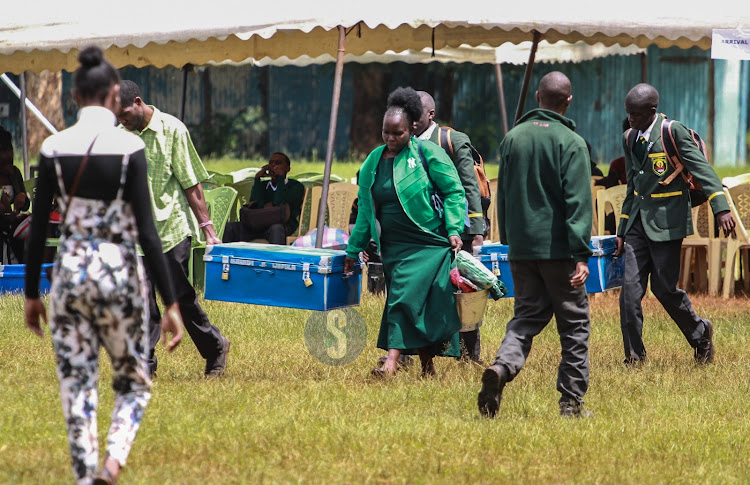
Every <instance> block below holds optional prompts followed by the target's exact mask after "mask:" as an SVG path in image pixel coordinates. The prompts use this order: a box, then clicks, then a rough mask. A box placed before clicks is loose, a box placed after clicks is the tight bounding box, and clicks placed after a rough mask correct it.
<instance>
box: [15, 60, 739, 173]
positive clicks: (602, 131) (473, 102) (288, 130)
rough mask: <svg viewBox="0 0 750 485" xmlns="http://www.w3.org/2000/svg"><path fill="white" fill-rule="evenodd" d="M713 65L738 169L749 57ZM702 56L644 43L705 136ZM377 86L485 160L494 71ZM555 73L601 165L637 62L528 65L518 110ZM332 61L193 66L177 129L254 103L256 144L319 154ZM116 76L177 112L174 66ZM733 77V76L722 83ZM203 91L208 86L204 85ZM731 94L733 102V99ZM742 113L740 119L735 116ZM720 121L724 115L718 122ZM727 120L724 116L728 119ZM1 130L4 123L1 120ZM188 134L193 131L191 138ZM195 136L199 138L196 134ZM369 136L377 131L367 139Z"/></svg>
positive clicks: (508, 71) (637, 76) (344, 143)
mask: <svg viewBox="0 0 750 485" xmlns="http://www.w3.org/2000/svg"><path fill="white" fill-rule="evenodd" d="M726 62H727V61H721V60H717V61H715V62H714V63H713V65H714V70H715V71H716V72H715V73H714V78H713V79H715V80H717V83H724V82H730V83H731V82H735V83H739V86H740V88H739V89H738V90H737V94H736V95H734V96H735V97H734V98H732V97H729V94H727V93H726V92H725V90H721V89H717V88H715V89H716V92H715V99H716V107H717V108H716V109H717V112H716V117H717V122H716V124H715V126H717V127H718V128H717V133H718V134H716V136H717V137H718V138H717V144H718V145H720V146H721V147H725V146H731V147H733V150H731V151H729V152H726V151H719V153H718V154H719V155H721V156H722V157H727V158H730V160H725V159H723V158H722V159H721V160H717V162H718V163H724V164H737V163H739V164H741V163H744V161H745V159H746V145H745V143H746V141H745V137H746V132H747V126H748V117H750V114H749V113H748V99H747V98H748V94H747V91H748V86H749V85H750V84H749V83H750V68H749V67H748V66H750V61H742V63H741V65H740V67H739V70H735V71H738V72H735V71H731V72H727V71H726V66H725V63H726ZM711 65H712V64H711V62H709V53H708V52H707V51H701V50H700V49H687V50H681V49H678V48H670V49H659V48H656V47H651V48H649V50H648V55H647V76H648V82H649V83H650V84H652V85H654V86H655V87H656V88H657V89H658V90H659V92H660V95H661V101H660V106H659V110H660V111H662V112H665V113H667V114H668V115H669V116H670V117H671V118H674V119H679V120H681V121H683V122H685V124H687V125H689V126H691V127H692V128H694V129H695V130H697V131H698V132H699V133H701V135H703V136H704V138H707V139H709V137H710V136H711V135H712V133H713V130H709V115H710V113H709V107H710V103H709V99H710V88H711V86H712V83H710V82H709V81H710V79H712V78H711V74H712V69H711ZM502 68H503V85H504V92H505V102H506V111H507V117H508V120H509V123H510V124H511V126H512V123H513V118H514V116H515V111H516V105H517V102H518V97H519V94H520V90H521V84H522V81H523V75H524V70H525V67H524V66H513V65H507V64H505V65H503V66H502ZM363 69H364V66H361V65H358V64H354V63H352V64H347V65H346V66H345V68H344V79H343V84H342V93H341V104H340V107H339V119H338V126H337V132H336V143H335V153H336V157H337V158H345V157H347V156H348V155H349V152H350V150H349V140H350V136H353V135H352V132H351V131H350V126H351V125H352V120H353V119H355V118H356V116H357V113H354V111H353V106H354V101H355V96H356V95H357V93H355V92H354V87H353V85H354V82H353V78H354V77H355V76H356V75H357V74H358V73H362V72H363V71H362V70H363ZM380 69H382V71H383V73H384V76H383V78H384V83H385V88H386V90H385V91H384V95H383V98H384V99H383V101H382V103H383V109H384V108H385V97H386V96H387V93H388V92H390V90H392V89H394V88H396V87H398V86H406V85H410V86H413V87H414V88H416V89H424V90H427V91H430V92H432V93H433V95H434V96H435V101H436V105H437V118H438V119H439V120H441V121H444V122H445V121H447V122H449V123H450V124H451V125H452V126H453V127H454V128H456V129H459V130H462V131H465V132H466V133H467V134H469V136H470V137H471V139H472V141H473V143H474V144H475V145H476V146H477V148H479V150H480V151H481V152H482V153H483V155H484V156H485V159H487V160H488V161H492V160H494V159H495V158H496V152H497V146H498V144H499V142H500V140H501V139H502V127H501V121H500V113H499V106H498V95H497V82H496V78H495V71H494V66H491V65H472V64H440V63H433V64H429V65H407V64H404V63H393V64H386V65H381V66H380ZM552 70H560V71H562V72H564V73H566V74H567V75H568V77H570V79H571V82H572V84H573V102H572V104H571V107H570V109H569V110H568V113H567V115H568V116H569V117H570V118H572V119H573V120H575V121H576V123H577V132H578V133H579V134H580V135H581V136H583V137H584V138H585V139H586V140H588V141H589V142H590V143H591V145H592V150H593V158H594V159H595V160H596V161H598V162H600V163H607V162H609V161H610V160H612V159H613V158H616V157H618V156H620V155H621V145H620V144H621V141H620V134H621V132H622V121H623V119H624V117H625V109H624V106H623V100H624V97H625V94H626V93H627V91H628V90H629V89H630V88H631V87H632V86H633V85H635V84H637V83H638V82H640V81H641V57H640V56H610V57H605V58H600V59H596V60H592V61H588V62H583V63H579V64H573V63H564V64H537V65H536V66H535V67H534V72H533V77H532V81H531V87H530V89H529V93H528V97H527V101H526V105H525V107H524V108H525V109H524V112H525V111H527V110H529V109H532V108H535V107H536V106H537V104H536V101H535V99H534V92H535V90H536V86H537V85H538V83H539V79H540V78H541V77H542V76H543V75H544V74H546V73H547V72H549V71H552ZM333 72H334V65H333V64H327V65H323V66H306V67H262V68H258V67H252V66H237V67H234V66H218V67H208V68H206V67H203V68H199V69H196V70H195V71H193V72H190V73H189V75H188V84H187V86H188V91H187V93H188V94H187V100H186V109H185V112H186V115H185V118H186V120H185V121H186V124H188V126H190V127H191V130H193V132H194V133H199V132H200V131H201V130H202V129H204V128H205V126H206V124H207V123H206V120H207V118H206V115H205V113H206V112H207V110H208V109H210V110H212V113H213V114H214V115H215V113H221V114H223V115H227V116H230V117H232V116H236V115H237V113H239V112H240V111H242V110H243V109H244V108H246V107H247V106H262V107H264V109H265V110H266V114H267V121H268V132H267V139H266V140H265V145H264V146H265V148H266V151H267V152H268V153H270V152H272V151H277V150H282V151H286V152H288V153H289V154H290V155H292V156H298V157H299V156H305V157H310V156H312V155H315V156H317V157H318V158H323V157H324V156H325V151H326V142H327V137H328V125H329V120H330V103H331V95H332V91H333ZM121 73H122V75H123V78H125V79H132V80H133V81H135V82H136V83H138V84H139V85H140V86H141V88H142V91H143V94H144V97H145V99H146V101H147V102H149V103H152V104H155V105H156V106H158V107H159V108H160V109H162V110H164V111H167V112H169V113H172V114H174V115H179V111H180V94H181V86H182V73H181V71H180V70H179V69H176V68H164V69H155V68H142V69H135V68H124V69H122V70H121ZM727 76H734V77H735V78H738V79H736V80H734V78H731V77H730V78H728V77H727ZM64 83H65V86H64V89H63V93H64V98H65V99H64V100H63V101H64V106H66V116H67V119H66V121H68V123H72V122H73V121H74V120H75V108H74V106H73V103H72V101H71V99H70V95H69V92H70V89H69V88H70V87H71V85H70V84H71V81H70V76H69V75H66V76H64ZM208 86H210V90H208V89H207V87H208ZM737 96H739V99H735V98H736V97H737ZM726 104H730V105H732V104H733V105H735V106H739V107H740V111H739V118H740V119H739V122H738V121H737V118H738V114H737V113H738V112H737V111H732V112H731V114H730V113H729V112H727V111H726V110H722V109H720V107H721V106H725V105H726ZM743 114H744V116H743ZM724 117H726V118H727V119H725V118H724ZM729 118H731V119H729ZM3 124H5V123H3ZM194 136H195V135H194ZM196 138H198V139H200V136H197V137H196ZM373 139H374V140H377V135H373Z"/></svg>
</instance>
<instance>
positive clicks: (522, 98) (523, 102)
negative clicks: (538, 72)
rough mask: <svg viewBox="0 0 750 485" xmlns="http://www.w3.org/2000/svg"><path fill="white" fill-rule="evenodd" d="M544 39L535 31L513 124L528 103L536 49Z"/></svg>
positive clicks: (516, 121)
mask: <svg viewBox="0 0 750 485" xmlns="http://www.w3.org/2000/svg"><path fill="white" fill-rule="evenodd" d="M541 39H542V34H540V33H539V32H537V31H536V30H535V31H534V42H533V44H531V52H530V53H529V62H528V64H526V72H525V73H524V76H523V86H522V87H521V95H520V96H519V98H518V107H517V108H516V118H515V119H514V120H513V125H515V124H516V123H518V120H519V119H520V118H521V115H523V107H524V106H525V105H526V95H527V94H528V92H529V83H531V73H532V72H533V70H534V59H535V58H536V49H537V47H539V41H540V40H541Z"/></svg>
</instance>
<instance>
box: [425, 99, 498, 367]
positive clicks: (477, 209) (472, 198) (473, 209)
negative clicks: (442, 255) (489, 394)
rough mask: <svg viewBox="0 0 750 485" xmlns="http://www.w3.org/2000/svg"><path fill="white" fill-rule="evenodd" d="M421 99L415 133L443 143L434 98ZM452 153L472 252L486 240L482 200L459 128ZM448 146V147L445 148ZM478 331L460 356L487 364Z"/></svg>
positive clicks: (466, 336)
mask: <svg viewBox="0 0 750 485" xmlns="http://www.w3.org/2000/svg"><path fill="white" fill-rule="evenodd" d="M417 93H418V94H419V97H420V98H421V99H422V108H423V111H422V117H421V118H420V119H419V121H417V122H416V123H414V125H415V126H414V133H415V136H416V137H417V139H420V140H430V141H431V142H433V143H435V144H436V145H440V126H439V125H438V124H437V123H435V121H434V118H435V100H434V99H433V97H432V96H431V95H430V94H429V93H427V92H425V91H417ZM449 135H450V138H449V139H450V141H451V145H452V146H453V150H452V152H453V154H452V156H451V151H449V150H445V151H446V153H448V156H450V157H451V160H453V164H454V165H455V166H456V170H457V171H458V177H459V178H460V179H461V185H463V187H464V192H466V203H467V205H468V208H467V214H466V216H467V217H466V220H465V221H464V231H463V233H462V234H461V241H462V242H463V247H464V250H466V251H468V252H469V253H471V252H472V247H474V246H482V244H483V243H484V214H483V212H482V201H481V197H480V193H479V185H478V184H477V176H476V174H475V173H474V158H473V157H472V156H471V150H470V148H469V145H471V140H470V139H469V137H468V136H467V135H466V134H464V133H461V132H460V131H456V130H451V131H450V132H449ZM443 149H445V148H443ZM480 325H481V322H480V323H478V324H477V328H476V329H475V330H471V331H468V332H460V333H459V336H460V342H461V359H465V360H472V361H474V362H476V363H478V364H484V362H483V361H482V359H481V343H480V337H479V326H480Z"/></svg>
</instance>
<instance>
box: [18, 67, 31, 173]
mask: <svg viewBox="0 0 750 485" xmlns="http://www.w3.org/2000/svg"><path fill="white" fill-rule="evenodd" d="M19 84H20V85H21V98H20V99H21V139H22V140H23V173H24V177H25V178H27V179H28V178H29V132H28V127H27V126H26V123H27V121H26V72H22V73H21V75H20V76H19Z"/></svg>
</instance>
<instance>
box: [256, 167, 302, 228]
mask: <svg viewBox="0 0 750 485" xmlns="http://www.w3.org/2000/svg"><path fill="white" fill-rule="evenodd" d="M285 182H286V183H281V184H278V186H277V187H276V190H273V188H271V187H270V186H269V182H268V181H267V180H258V179H255V183H254V184H253V189H252V190H251V191H250V200H249V201H250V202H255V203H256V207H258V208H261V207H263V206H265V205H266V204H267V203H269V202H271V203H272V204H273V205H275V206H278V205H281V204H289V220H288V221H287V223H286V225H287V228H288V231H290V232H294V231H295V230H296V229H297V228H298V227H299V216H300V214H301V213H302V202H304V199H305V186H304V185H302V183H301V182H298V181H297V180H294V179H286V181H285Z"/></svg>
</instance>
